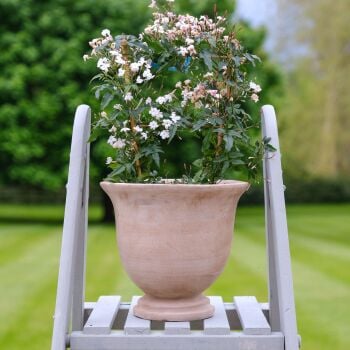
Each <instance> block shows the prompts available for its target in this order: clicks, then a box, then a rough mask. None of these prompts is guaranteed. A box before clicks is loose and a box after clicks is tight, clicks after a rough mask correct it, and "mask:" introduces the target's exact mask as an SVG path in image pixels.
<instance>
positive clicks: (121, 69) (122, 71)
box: [118, 68, 125, 77]
mask: <svg viewBox="0 0 350 350" xmlns="http://www.w3.org/2000/svg"><path fill="white" fill-rule="evenodd" d="M124 74H125V69H123V68H119V69H118V77H123V76H124Z"/></svg>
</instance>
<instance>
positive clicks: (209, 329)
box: [203, 296, 230, 335]
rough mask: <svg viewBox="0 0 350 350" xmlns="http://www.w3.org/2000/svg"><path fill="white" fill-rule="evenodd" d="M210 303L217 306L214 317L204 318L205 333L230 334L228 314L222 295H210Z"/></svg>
mask: <svg viewBox="0 0 350 350" xmlns="http://www.w3.org/2000/svg"><path fill="white" fill-rule="evenodd" d="M209 299H210V303H211V304H212V305H213V306H214V307H215V313H214V315H213V317H211V318H208V319H206V320H204V322H203V323H204V334H207V335H223V334H230V325H229V322H228V318H227V315H226V310H225V305H224V302H223V300H222V297H218V296H211V297H209Z"/></svg>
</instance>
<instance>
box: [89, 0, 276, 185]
mask: <svg viewBox="0 0 350 350" xmlns="http://www.w3.org/2000/svg"><path fill="white" fill-rule="evenodd" d="M172 2H173V1H170V0H167V1H166V2H165V5H164V6H162V7H160V6H158V5H157V3H156V1H154V0H153V1H152V3H151V5H150V7H152V8H154V9H155V11H154V13H153V18H154V19H153V22H152V23H151V24H150V25H148V26H147V27H146V28H145V29H144V31H143V33H141V34H140V35H139V36H138V37H136V36H132V35H118V36H116V37H115V38H113V37H112V35H111V33H110V31H109V30H108V29H104V30H103V31H102V33H101V35H102V36H101V37H100V38H96V39H93V40H92V41H91V42H90V46H91V47H92V51H91V53H90V54H89V55H85V56H84V59H85V60H90V59H97V67H98V68H99V69H100V73H99V74H97V75H96V76H95V77H94V78H93V81H94V82H96V81H97V82H98V83H95V86H94V90H95V96H96V98H98V99H99V100H100V106H101V110H100V112H99V113H98V114H97V115H96V116H95V120H94V123H93V132H92V135H91V141H93V140H95V139H96V138H97V137H99V136H101V135H105V134H106V131H108V133H109V137H108V140H107V142H108V144H110V146H111V149H112V150H113V153H112V152H111V156H109V157H108V158H107V161H106V163H107V165H108V166H109V167H110V168H111V170H112V171H111V173H110V174H109V176H108V180H110V181H117V182H161V181H162V179H161V177H160V176H159V168H160V167H161V164H162V160H163V159H165V158H166V154H164V146H165V143H171V141H172V140H173V139H174V138H175V137H176V138H179V139H181V135H182V133H184V132H190V133H192V134H193V135H194V136H195V137H197V138H198V139H200V140H201V145H202V146H201V158H199V159H197V160H196V161H194V162H193V164H192V165H185V167H184V168H185V169H184V174H183V176H182V179H181V181H182V182H186V183H216V182H217V181H219V180H221V179H223V178H225V176H226V174H227V172H228V171H229V170H230V169H232V168H237V169H241V168H243V169H245V170H246V171H247V173H248V176H249V177H251V178H254V177H255V176H256V175H257V169H258V164H259V163H260V161H261V157H262V154H263V150H264V148H266V147H270V148H271V146H269V144H268V140H263V141H262V142H259V141H257V142H256V141H255V140H254V138H252V136H251V133H250V131H251V130H252V129H253V128H258V127H259V125H257V124H256V123H255V122H254V121H253V119H252V118H251V116H250V115H249V114H248V113H247V112H246V110H245V109H244V107H243V104H244V103H245V102H246V101H247V100H252V101H254V102H257V101H258V100H259V96H258V94H259V92H260V91H261V88H260V86H259V85H258V84H256V83H255V82H253V81H250V80H249V79H248V76H247V69H248V67H249V66H252V65H253V66H254V65H255V64H256V62H258V61H259V58H258V57H257V56H256V55H254V54H251V53H248V52H247V51H246V50H245V49H244V47H243V46H242V44H241V43H240V41H239V40H238V39H237V37H236V32H235V28H234V27H232V26H229V25H228V22H227V19H226V18H225V17H222V16H218V15H215V18H214V19H211V18H209V17H208V16H201V17H199V18H197V17H194V16H190V15H181V14H180V15H179V14H176V13H174V12H173V11H172ZM174 77H176V78H177V82H176V84H175V85H174V87H173V89H172V90H171V91H167V93H165V94H164V93H162V94H160V91H162V90H163V89H162V85H163V82H164V81H165V80H169V79H170V80H171V79H173V78H174ZM192 169H193V170H194V171H192Z"/></svg>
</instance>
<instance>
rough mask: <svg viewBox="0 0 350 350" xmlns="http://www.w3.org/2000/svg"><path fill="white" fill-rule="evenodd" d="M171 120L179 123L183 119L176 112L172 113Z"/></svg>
mask: <svg viewBox="0 0 350 350" xmlns="http://www.w3.org/2000/svg"><path fill="white" fill-rule="evenodd" d="M170 119H171V120H172V121H173V122H174V123H177V122H178V121H179V120H181V117H180V116H178V115H176V113H175V112H172V113H171V116H170Z"/></svg>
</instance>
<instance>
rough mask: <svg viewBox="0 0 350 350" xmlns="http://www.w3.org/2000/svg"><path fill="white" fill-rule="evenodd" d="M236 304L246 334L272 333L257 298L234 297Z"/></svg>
mask: <svg viewBox="0 0 350 350" xmlns="http://www.w3.org/2000/svg"><path fill="white" fill-rule="evenodd" d="M234 302H235V305H236V308H237V313H238V317H239V319H240V321H241V324H242V328H243V332H244V334H249V335H267V334H270V333H271V328H270V325H269V324H268V323H267V320H266V318H265V316H264V314H263V312H262V310H261V307H260V304H259V303H258V302H257V300H256V298H255V297H234Z"/></svg>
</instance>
